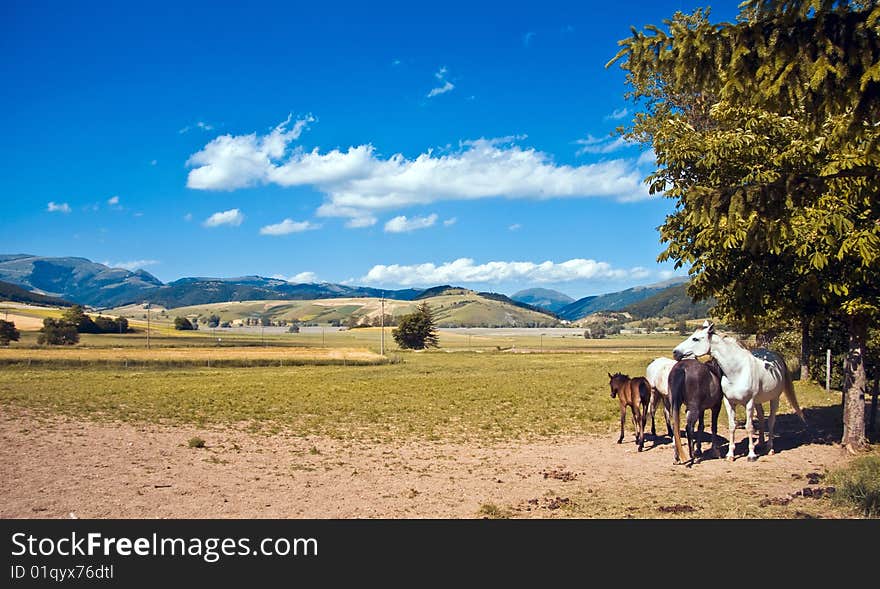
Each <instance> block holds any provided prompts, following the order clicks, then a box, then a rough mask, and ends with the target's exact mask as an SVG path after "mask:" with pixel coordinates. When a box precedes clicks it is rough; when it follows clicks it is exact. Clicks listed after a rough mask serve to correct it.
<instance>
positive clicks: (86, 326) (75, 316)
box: [61, 305, 100, 333]
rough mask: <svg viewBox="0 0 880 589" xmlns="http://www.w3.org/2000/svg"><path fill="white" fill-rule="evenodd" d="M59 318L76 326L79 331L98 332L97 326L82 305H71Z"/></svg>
mask: <svg viewBox="0 0 880 589" xmlns="http://www.w3.org/2000/svg"><path fill="white" fill-rule="evenodd" d="M61 320H62V321H64V322H66V323H69V324H71V325H73V326H74V327H76V330H77V331H78V332H79V333H100V330H99V329H98V326H97V325H95V322H94V321H92V318H91V317H89V316H88V315H87V314H86V312H85V309H83V307H82V305H73V306H71V307H70V308H69V309H67V310H66V311H64V313H63V314H62V315H61Z"/></svg>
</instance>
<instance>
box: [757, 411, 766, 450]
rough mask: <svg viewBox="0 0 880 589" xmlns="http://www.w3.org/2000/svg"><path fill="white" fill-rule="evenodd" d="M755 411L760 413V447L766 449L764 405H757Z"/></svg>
mask: <svg viewBox="0 0 880 589" xmlns="http://www.w3.org/2000/svg"><path fill="white" fill-rule="evenodd" d="M755 411H756V412H757V413H758V445H759V446H761V447H762V448H763V447H764V405H762V404H761V403H755Z"/></svg>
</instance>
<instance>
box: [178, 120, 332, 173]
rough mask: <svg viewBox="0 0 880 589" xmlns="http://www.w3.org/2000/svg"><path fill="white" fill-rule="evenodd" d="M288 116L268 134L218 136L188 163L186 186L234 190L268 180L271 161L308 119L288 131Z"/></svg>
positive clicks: (303, 126)
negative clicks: (190, 167)
mask: <svg viewBox="0 0 880 589" xmlns="http://www.w3.org/2000/svg"><path fill="white" fill-rule="evenodd" d="M290 119H291V117H290V116H288V117H287V120H285V121H284V122H283V123H281V124H280V125H278V126H277V127H275V128H274V129H272V131H271V132H270V133H269V134H268V135H263V136H257V134H256V133H251V134H249V135H237V136H233V135H228V134H227V135H221V136H220V137H217V138H215V139H214V140H213V141H211V142H210V143H208V144H207V145H206V146H205V147H204V148H203V149H202V150H201V151H199V152H197V153H195V154H193V155H192V156H190V158H189V159H188V160H187V162H186V163H187V165H188V166H192V167H194V168H195V169H194V170H191V171H190V173H189V176H188V178H187V183H186V185H187V186H189V187H190V188H199V189H208V190H235V189H236V188H244V187H245V186H251V185H253V184H259V183H265V182H269V181H271V179H270V178H268V177H267V176H268V174H269V172H270V171H272V170H275V169H276V166H274V165H273V163H272V161H273V160H278V159H281V158H282V157H283V156H284V152H285V150H286V149H287V145H288V144H289V143H290V142H291V141H293V140H296V139H298V138H299V136H300V134H302V131H303V129H304V128H305V126H306V125H307V124H308V123H310V122H312V121H314V120H315V119H314V118H313V117H311V116H308V117H306V118H305V119H300V120H298V121H296V122H295V123H294V125H293V128H292V129H290V130H289V131H288V130H287V125H288V124H289V123H290Z"/></svg>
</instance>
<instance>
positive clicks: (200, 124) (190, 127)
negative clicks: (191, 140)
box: [178, 121, 214, 135]
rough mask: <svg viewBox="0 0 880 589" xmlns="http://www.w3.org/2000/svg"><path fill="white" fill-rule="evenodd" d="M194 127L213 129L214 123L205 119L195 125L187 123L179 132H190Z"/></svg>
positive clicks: (203, 129)
mask: <svg viewBox="0 0 880 589" xmlns="http://www.w3.org/2000/svg"><path fill="white" fill-rule="evenodd" d="M194 129H200V130H202V131H213V130H214V125H211V124H208V123H205V122H204V121H199V122H197V123H196V124H195V125H187V126H186V127H184V128H183V129H181V130H179V131H178V133H180V134H181V135H183V134H184V133H189V132H190V131H192V130H194Z"/></svg>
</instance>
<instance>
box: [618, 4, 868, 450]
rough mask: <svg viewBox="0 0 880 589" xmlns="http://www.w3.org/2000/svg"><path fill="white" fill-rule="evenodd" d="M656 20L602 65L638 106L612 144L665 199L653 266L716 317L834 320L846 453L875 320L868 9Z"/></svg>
mask: <svg viewBox="0 0 880 589" xmlns="http://www.w3.org/2000/svg"><path fill="white" fill-rule="evenodd" d="M664 24H665V30H664V29H661V28H660V27H656V26H648V27H645V29H644V31H639V30H636V29H633V32H632V35H631V36H630V37H629V38H627V39H624V40H622V41H620V45H621V50H620V52H619V53H618V54H617V56H615V58H614V59H613V60H612V61H611V62H609V65H610V64H611V63H615V62H619V63H620V65H621V67H622V68H623V69H624V70H625V71H626V72H627V84H628V85H629V87H630V90H629V91H628V93H627V97H628V98H630V99H631V100H633V101H634V102H635V103H636V105H637V107H638V109H639V112H637V113H636V115H635V119H634V121H633V124H632V126H631V127H630V128H628V129H625V130H624V132H625V133H626V134H627V135H628V137H629V138H630V139H632V140H635V141H640V142H643V143H644V144H646V145H650V146H651V147H652V148H653V150H654V154H655V156H656V160H657V170H656V171H655V172H654V173H653V174H652V175H651V176H650V177H649V178H648V182H649V184H650V190H651V192H652V193H663V194H664V195H665V196H666V197H668V198H671V199H673V200H674V201H675V210H674V211H673V213H672V214H670V215H669V216H668V217H667V218H666V220H665V222H664V223H663V225H662V226H661V227H660V232H661V240H662V241H663V242H664V243H665V244H666V249H665V251H664V252H663V253H662V254H661V256H660V259H661V260H673V261H674V262H675V264H676V267H681V266H684V265H688V266H689V272H690V274H691V276H692V280H691V283H690V286H689V289H688V292H689V293H690V294H691V295H692V296H694V297H695V298H696V299H706V298H708V297H710V296H712V297H715V299H716V300H717V307H716V311H717V312H719V313H720V314H721V315H722V316H724V317H725V318H726V319H738V320H743V321H754V320H761V319H763V320H765V321H766V320H790V319H793V318H801V319H803V318H805V317H811V316H813V315H817V314H821V315H826V316H831V315H839V316H843V317H844V318H845V319H846V323H847V325H848V329H849V338H850V344H849V348H850V350H849V360H848V362H849V367H848V371H849V372H850V373H851V374H850V379H849V380H850V382H851V383H853V384H852V389H851V390H852V393H850V392H847V401H846V403H845V413H846V414H847V416H846V417H845V427H844V430H845V433H844V441H845V442H846V443H848V444H851V445H860V444H861V443H862V442H863V440H864V427H863V424H864V415H863V413H864V403H863V400H862V402H861V405H859V402H858V397H859V396H860V395H861V394H863V393H861V392H860V391H862V390H864V351H865V340H866V334H867V328H868V326H869V325H871V324H876V322H877V320H878V318H880V281H878V280H877V276H878V275H880V196H878V195H880V153H878V139H880V126H878V123H877V122H878V120H880V34H878V32H880V6H878V5H877V4H876V3H875V2H858V1H827V0H751V1H749V2H745V3H743V4H742V5H741V13H740V15H739V18H738V20H737V22H735V23H711V22H710V21H709V13H708V11H697V12H695V13H693V14H689V15H688V14H681V13H677V14H675V15H674V16H673V17H672V18H671V19H670V20H667V21H665V22H664ZM860 407H861V408H860ZM859 411H861V413H862V421H861V423H862V426H861V430H860V431H856V430H859V426H858V424H857V423H856V421H853V420H854V419H855V415H856V413H858V412H859Z"/></svg>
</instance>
